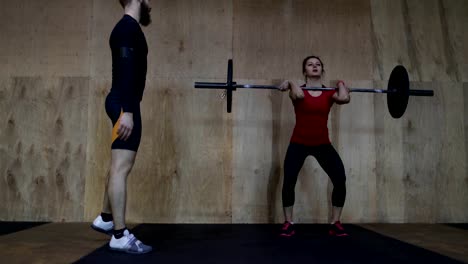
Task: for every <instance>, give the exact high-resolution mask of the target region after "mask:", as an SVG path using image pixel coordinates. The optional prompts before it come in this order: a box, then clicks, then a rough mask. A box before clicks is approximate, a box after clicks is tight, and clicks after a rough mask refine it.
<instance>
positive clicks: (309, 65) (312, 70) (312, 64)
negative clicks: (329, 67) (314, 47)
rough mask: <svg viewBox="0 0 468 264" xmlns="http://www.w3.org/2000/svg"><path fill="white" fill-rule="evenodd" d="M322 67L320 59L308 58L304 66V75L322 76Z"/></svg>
mask: <svg viewBox="0 0 468 264" xmlns="http://www.w3.org/2000/svg"><path fill="white" fill-rule="evenodd" d="M322 73H323V68H322V63H321V62H320V60H318V59H316V58H310V59H308V60H307V62H306V64H305V68H304V75H305V76H306V77H315V78H317V77H322Z"/></svg>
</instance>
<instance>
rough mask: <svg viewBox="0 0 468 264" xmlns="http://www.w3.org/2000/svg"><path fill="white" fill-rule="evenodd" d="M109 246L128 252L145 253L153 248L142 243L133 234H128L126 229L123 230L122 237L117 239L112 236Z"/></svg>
mask: <svg viewBox="0 0 468 264" xmlns="http://www.w3.org/2000/svg"><path fill="white" fill-rule="evenodd" d="M109 248H110V249H111V250H115V251H121V252H125V253H129V254H145V253H148V252H150V251H152V250H153V248H152V247H151V246H147V245H145V244H143V243H142V242H141V241H140V240H138V239H137V238H136V237H135V236H134V235H133V234H130V232H129V231H128V230H125V231H124V235H123V237H121V238H119V239H117V238H115V236H112V238H111V241H110V242H109Z"/></svg>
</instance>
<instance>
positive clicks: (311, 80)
mask: <svg viewBox="0 0 468 264" xmlns="http://www.w3.org/2000/svg"><path fill="white" fill-rule="evenodd" d="M302 72H303V74H304V76H305V81H306V84H304V85H303V86H301V87H299V86H297V85H296V84H295V83H294V82H291V81H285V82H284V83H283V84H281V86H280V87H279V89H280V90H281V91H287V90H289V97H290V98H291V100H292V103H293V105H294V112H295V113H296V126H295V127H294V132H293V135H292V137H291V140H290V144H289V147H288V150H287V153H286V157H285V160H284V180H283V190H282V196H283V212H284V217H285V222H284V224H283V227H282V231H281V236H287V237H289V236H292V235H294V234H295V231H294V223H293V205H294V198H295V193H294V188H295V186H296V182H297V176H298V174H299V171H300V170H301V168H302V165H303V164H304V161H305V159H306V158H307V157H308V156H309V155H312V156H314V157H315V158H316V159H317V161H318V163H319V164H320V166H321V167H322V168H323V169H324V170H325V172H326V173H327V174H328V176H329V177H330V179H331V181H332V183H333V192H332V206H333V210H332V223H331V225H330V229H329V234H330V235H332V236H347V234H346V232H345V230H344V228H343V226H342V225H341V222H340V217H341V212H342V209H343V205H344V202H345V197H346V185H345V182H346V175H345V170H344V166H343V162H342V161H341V158H340V156H339V155H338V153H337V152H336V150H335V148H334V147H333V146H332V145H331V142H330V139H329V137H328V127H327V122H328V115H329V113H330V108H331V107H332V105H333V104H334V103H337V104H347V103H349V101H350V96H349V90H348V89H347V88H346V87H345V85H344V82H343V81H339V82H338V83H337V87H338V89H337V91H308V90H303V89H302V87H305V86H307V87H324V86H323V85H322V78H323V74H324V72H325V71H324V66H323V63H322V61H321V59H320V58H319V57H316V56H309V57H307V58H305V59H304V61H303V63H302Z"/></svg>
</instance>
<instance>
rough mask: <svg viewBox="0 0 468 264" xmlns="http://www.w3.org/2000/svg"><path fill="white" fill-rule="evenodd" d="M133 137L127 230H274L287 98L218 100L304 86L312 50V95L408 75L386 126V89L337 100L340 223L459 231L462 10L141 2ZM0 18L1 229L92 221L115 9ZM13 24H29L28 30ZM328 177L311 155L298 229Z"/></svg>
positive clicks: (316, 207) (60, 8) (22, 7)
mask: <svg viewBox="0 0 468 264" xmlns="http://www.w3.org/2000/svg"><path fill="white" fill-rule="evenodd" d="M153 2H154V3H153V24H152V25H150V27H148V28H145V29H144V32H145V34H146V37H147V40H148V44H149V47H150V52H149V68H148V78H147V87H146V91H145V96H144V99H143V101H142V119H143V137H142V145H141V147H140V151H139V153H138V156H137V161H136V164H135V167H134V170H133V172H132V174H131V177H130V178H129V181H128V183H129V185H128V191H129V192H128V203H127V205H128V209H127V216H128V220H129V221H131V222H165V223H181V222H190V223H268V222H269V223H272V222H281V221H282V220H283V219H282V208H281V185H282V180H283V178H282V177H283V160H284V156H285V153H286V149H287V147H288V143H289V138H290V136H291V133H292V129H293V127H294V121H295V119H294V111H293V107H292V104H291V102H290V100H289V98H288V96H287V94H286V93H280V92H277V91H258V90H254V91H252V90H251V91H237V92H235V95H234V102H233V113H232V114H227V113H225V109H226V102H225V101H223V100H221V99H220V98H219V92H218V91H209V90H195V89H194V88H193V82H194V81H224V80H225V78H226V77H225V76H226V64H227V60H228V59H229V58H233V59H234V78H235V80H236V81H237V82H239V83H258V84H271V83H273V84H278V83H279V82H280V81H281V80H283V79H286V78H287V79H294V80H296V81H299V82H300V81H301V62H302V59H303V58H304V57H305V56H307V55H311V54H315V55H319V56H320V57H321V58H322V59H323V61H324V63H325V69H326V76H325V77H326V80H325V82H326V83H325V84H327V85H334V84H335V82H336V80H338V79H344V80H345V81H346V83H347V84H348V85H350V86H354V87H381V88H385V87H386V82H387V79H388V76H389V73H390V72H391V70H392V68H393V67H394V66H395V65H396V64H403V65H405V66H406V67H407V68H408V71H409V73H410V79H411V86H412V88H414V89H432V90H434V91H435V96H434V97H433V98H423V97H411V98H410V104H409V106H408V109H407V112H406V114H405V116H404V117H403V118H401V119H398V120H395V119H393V118H391V117H390V115H389V114H388V111H387V105H386V103H387V102H386V98H385V96H382V95H373V94H353V95H352V99H351V104H349V105H344V106H334V108H333V109H332V112H331V114H330V118H329V128H330V138H331V139H332V142H333V144H334V146H335V148H336V149H337V150H338V152H339V153H340V155H341V158H342V160H343V162H344V165H345V168H346V174H347V188H348V196H347V201H346V207H345V210H344V212H343V218H344V220H345V221H348V222H431V223H432V222H466V221H467V220H468V212H467V211H466V210H464V208H465V207H466V204H468V168H467V166H466V164H467V163H468V155H467V153H468V136H467V135H468V132H467V124H468V120H467V116H468V113H467V110H466V109H467V107H465V103H466V102H467V100H468V97H467V94H468V92H467V91H468V86H467V84H466V82H467V78H468V76H467V70H468V69H467V62H468V53H467V49H466V48H465V47H466V46H467V45H468V37H467V36H466V34H465V28H467V27H468V18H467V16H466V14H467V13H468V3H467V2H466V1H464V0H397V1H394V0H392V1H390V0H357V1H345V0H330V1H319V0H314V1H302V0H256V1H247V0H221V1H220V0H209V1H201V2H200V1H196V0H175V1H174V0H171V1H169V0H165V1H153ZM3 6H4V8H2V9H0V32H1V35H2V42H1V43H0V66H1V69H2V70H1V71H0V120H2V122H3V123H4V125H2V126H0V155H1V157H0V199H1V201H2V202H1V203H0V209H1V210H0V220H18V221H21V220H32V221H90V220H92V219H93V218H94V217H95V215H96V214H97V213H99V211H100V209H101V207H102V198H103V191H104V186H105V179H106V175H107V173H108V166H109V164H110V151H109V147H110V139H109V133H110V129H111V124H110V121H109V120H108V118H107V116H106V113H105V110H104V99H105V96H106V94H107V92H108V91H109V89H110V86H111V84H112V80H111V58H110V50H109V44H108V37H109V34H110V31H111V30H112V28H113V26H114V25H115V23H116V22H117V21H118V19H119V18H120V17H121V15H122V13H121V8H120V6H119V4H118V1H114V0H106V1H102V0H99V1H98V0H87V1H71V0H67V1H58V0H56V1H32V0H20V1H12V0H9V1H6V2H5V3H4V5H3ZM25 18H27V19H25ZM331 190H332V184H331V182H330V181H329V179H328V177H327V175H326V174H325V173H324V172H323V170H322V169H321V168H320V166H319V165H318V163H317V162H316V161H315V159H314V158H313V157H309V158H308V159H307V160H306V163H305V165H304V167H303V169H302V171H301V173H300V176H299V181H298V184H297V186H296V207H295V216H296V221H298V222H310V223H316V222H319V223H323V222H328V221H329V214H330V210H329V209H330V194H331Z"/></svg>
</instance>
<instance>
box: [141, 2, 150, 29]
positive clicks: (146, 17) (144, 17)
mask: <svg viewBox="0 0 468 264" xmlns="http://www.w3.org/2000/svg"><path fill="white" fill-rule="evenodd" d="M150 12H151V8H149V6H147V5H146V4H144V2H143V3H142V4H141V7H140V24H141V25H142V26H144V27H146V26H148V25H149V24H151V14H150Z"/></svg>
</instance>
